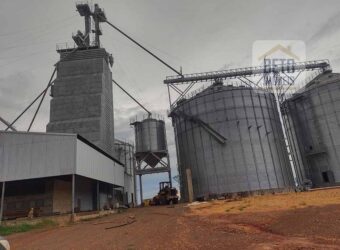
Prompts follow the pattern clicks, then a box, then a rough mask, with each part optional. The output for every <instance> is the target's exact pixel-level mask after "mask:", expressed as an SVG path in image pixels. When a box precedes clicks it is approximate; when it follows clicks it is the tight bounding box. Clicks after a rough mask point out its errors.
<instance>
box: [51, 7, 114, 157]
mask: <svg viewBox="0 0 340 250" xmlns="http://www.w3.org/2000/svg"><path fill="white" fill-rule="evenodd" d="M77 10H78V12H79V14H80V15H81V16H83V17H84V19H85V33H83V32H81V31H78V32H77V33H76V34H75V35H73V36H72V38H73V40H74V41H75V43H76V45H77V47H72V48H70V47H68V46H67V45H66V46H62V47H60V46H59V47H57V52H58V53H59V54H60V59H61V61H60V63H59V64H58V65H57V78H56V80H55V82H54V84H53V86H52V89H51V96H52V100H51V104H50V110H51V112H50V121H49V123H48V125H47V129H46V130H47V132H57V133H77V134H80V135H81V136H83V137H84V138H86V139H87V140H89V141H90V142H92V143H94V144H95V145H96V146H98V147H99V148H101V149H102V150H104V151H105V152H107V153H109V154H110V155H112V153H113V141H114V124H113V100H112V99H113V98H112V73H111V70H110V65H111V66H112V64H113V58H112V56H111V55H110V54H108V53H107V52H106V50H105V49H104V48H101V47H100V40H99V36H100V35H102V32H101V30H100V23H101V22H105V20H106V16H105V13H104V11H103V10H102V9H101V8H99V6H98V5H97V4H95V6H94V9H93V10H91V8H90V6H89V5H88V4H77ZM91 18H92V19H91ZM91 20H93V23H94V26H95V27H94V30H92V31H91V23H92V22H91ZM91 32H93V33H94V38H95V39H94V40H93V41H91V39H90V38H91Z"/></svg>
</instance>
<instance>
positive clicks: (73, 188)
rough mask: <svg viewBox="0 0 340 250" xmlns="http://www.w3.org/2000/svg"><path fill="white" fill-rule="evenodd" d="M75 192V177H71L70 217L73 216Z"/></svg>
mask: <svg viewBox="0 0 340 250" xmlns="http://www.w3.org/2000/svg"><path fill="white" fill-rule="evenodd" d="M75 191H76V176H75V175H74V174H73V175H72V216H74V200H75Z"/></svg>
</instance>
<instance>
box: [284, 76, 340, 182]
mask: <svg viewBox="0 0 340 250" xmlns="http://www.w3.org/2000/svg"><path fill="white" fill-rule="evenodd" d="M331 76H333V77H335V78H337V79H335V80H332V78H331ZM284 107H285V108H286V110H287V111H288V112H287V113H288V114H287V115H286V116H285V117H286V118H288V121H289V123H290V127H291V128H292V132H293V133H290V134H289V135H290V139H291V140H293V141H295V145H296V150H295V151H294V152H293V153H295V154H294V157H295V159H300V161H298V164H296V165H297V173H298V175H299V174H300V176H301V177H300V178H299V179H298V180H299V182H300V184H303V182H304V180H305V179H309V180H311V181H312V183H313V186H315V187H319V186H329V185H335V184H337V183H339V182H340V75H339V74H324V75H322V76H321V77H319V78H318V79H317V82H315V83H314V84H312V85H310V86H308V87H307V88H306V90H305V91H304V92H302V93H300V94H296V95H295V96H294V97H292V98H291V99H289V100H287V101H286V102H285V103H284ZM286 121H287V119H286Z"/></svg>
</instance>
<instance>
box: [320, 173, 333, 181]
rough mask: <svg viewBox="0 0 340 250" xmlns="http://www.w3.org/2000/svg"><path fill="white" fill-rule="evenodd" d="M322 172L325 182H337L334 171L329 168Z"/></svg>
mask: <svg viewBox="0 0 340 250" xmlns="http://www.w3.org/2000/svg"><path fill="white" fill-rule="evenodd" d="M321 174H322V180H323V182H324V183H334V182H335V179H334V174H333V171H331V170H328V171H324V172H322V173H321Z"/></svg>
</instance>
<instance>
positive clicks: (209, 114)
mask: <svg viewBox="0 0 340 250" xmlns="http://www.w3.org/2000/svg"><path fill="white" fill-rule="evenodd" d="M276 105H277V104H276V102H275V97H274V95H273V94H271V93H268V92H265V91H263V90H255V89H253V88H250V87H235V86H224V85H222V84H215V85H212V86H211V87H209V88H207V89H205V90H204V91H202V92H200V93H198V94H196V95H195V96H193V97H192V98H190V99H184V100H181V101H180V102H179V103H177V106H176V107H175V108H174V109H173V110H172V112H171V114H170V115H171V117H172V120H173V126H174V129H175V136H176V144H177V155H178V168H179V173H180V184H181V195H182V197H183V198H184V199H188V196H187V195H188V186H187V183H188V182H187V176H186V173H187V169H190V170H191V175H192V187H193V195H194V198H198V197H203V196H204V197H207V196H209V195H215V194H216V195H218V194H228V193H238V192H252V191H260V190H261V191H262V190H273V191H274V190H283V189H288V188H290V187H293V186H294V180H293V175H292V171H291V168H290V163H289V160H288V154H287V150H286V146H285V142H284V137H283V133H282V129H281V128H282V127H281V124H280V118H279V114H278V111H277V106H276ZM189 183H190V182H189Z"/></svg>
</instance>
